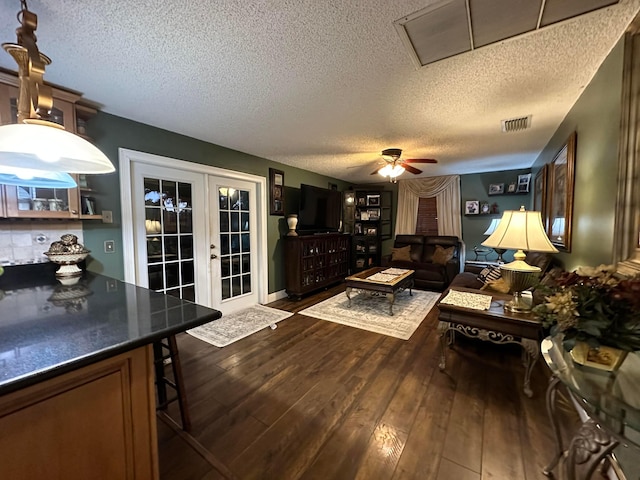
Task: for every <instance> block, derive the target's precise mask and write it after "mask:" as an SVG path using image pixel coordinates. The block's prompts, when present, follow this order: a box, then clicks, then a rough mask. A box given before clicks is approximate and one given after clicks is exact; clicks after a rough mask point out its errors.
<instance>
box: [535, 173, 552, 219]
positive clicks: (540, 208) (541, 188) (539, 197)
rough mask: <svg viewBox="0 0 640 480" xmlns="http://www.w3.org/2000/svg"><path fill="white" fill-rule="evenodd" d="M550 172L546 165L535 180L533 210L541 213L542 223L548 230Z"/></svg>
mask: <svg viewBox="0 0 640 480" xmlns="http://www.w3.org/2000/svg"><path fill="white" fill-rule="evenodd" d="M548 172H549V165H546V164H545V165H544V166H543V167H542V168H541V169H540V170H539V171H538V173H536V176H535V178H534V179H533V210H534V211H536V212H540V215H541V216H542V223H544V224H545V225H544V228H545V230H546V228H547V225H546V222H547V210H546V207H547V175H548Z"/></svg>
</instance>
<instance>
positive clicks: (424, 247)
mask: <svg viewBox="0 0 640 480" xmlns="http://www.w3.org/2000/svg"><path fill="white" fill-rule="evenodd" d="M438 246H439V247H441V248H437V247H438ZM406 247H409V249H408V250H409V252H410V255H409V256H410V258H408V259H398V257H399V255H395V253H396V252H399V251H400V250H401V249H402V250H404V251H406V250H407V248H406ZM461 248H462V244H461V242H460V239H459V238H458V237H453V236H440V235H433V236H431V235H397V236H396V238H395V240H394V244H393V251H392V254H391V255H385V256H383V257H382V266H383V267H396V268H407V269H410V270H414V271H415V272H416V273H415V276H414V279H415V283H414V286H415V287H416V288H420V289H425V290H435V291H444V290H445V289H446V288H447V287H448V286H449V283H451V280H453V278H454V277H455V276H456V275H457V274H458V273H460V250H461ZM443 250H444V251H446V252H447V257H448V254H449V253H451V251H452V252H453V254H452V256H451V258H448V259H446V261H443V260H444V258H446V257H444V258H443V256H442V252H443ZM434 259H435V260H436V261H435V262H434Z"/></svg>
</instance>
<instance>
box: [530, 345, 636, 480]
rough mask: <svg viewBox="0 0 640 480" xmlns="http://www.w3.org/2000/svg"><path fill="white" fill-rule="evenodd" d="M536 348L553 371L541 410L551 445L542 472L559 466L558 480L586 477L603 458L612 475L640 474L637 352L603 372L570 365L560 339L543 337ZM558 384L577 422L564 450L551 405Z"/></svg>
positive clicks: (589, 476) (569, 358)
mask: <svg viewBox="0 0 640 480" xmlns="http://www.w3.org/2000/svg"><path fill="white" fill-rule="evenodd" d="M540 349H541V352H542V356H543V357H544V360H545V362H546V363H547V365H548V366H549V368H550V369H551V372H552V374H553V376H552V377H551V379H550V381H549V387H548V388H547V413H548V415H549V419H550V421H551V426H552V428H553V431H554V434H555V437H556V447H557V448H556V455H555V456H554V458H553V459H552V460H551V462H550V463H549V465H548V466H547V467H546V468H545V469H544V470H543V473H544V474H545V475H547V476H549V477H552V476H553V473H552V472H553V470H554V469H555V468H556V466H557V465H560V468H561V470H562V472H561V473H562V474H563V475H564V477H563V478H566V479H568V480H582V479H589V478H591V476H592V475H593V473H594V472H595V470H596V469H597V468H598V467H599V466H600V465H602V464H603V461H605V462H607V463H606V464H608V465H611V466H612V468H613V469H614V471H616V472H617V473H618V478H629V479H631V478H640V464H639V463H638V461H637V459H638V458H639V456H640V389H639V387H638V385H639V384H640V355H638V354H637V353H630V354H629V355H628V356H627V358H626V360H625V361H624V363H623V364H622V366H621V367H620V369H619V370H618V371H617V372H615V373H609V372H603V371H600V370H594V369H591V368H589V367H583V366H581V365H576V364H574V362H573V361H572V360H571V357H570V354H569V353H567V352H565V351H564V349H563V347H562V342H561V340H560V339H557V338H550V337H548V338H545V339H544V340H543V341H542V343H541V347H540ZM560 386H564V387H565V388H566V390H567V392H568V393H569V398H570V399H571V401H572V402H573V405H574V406H575V408H576V410H577V411H578V413H579V414H580V417H581V419H582V421H583V423H582V424H581V425H580V426H579V428H578V429H577V431H576V432H574V434H573V437H572V439H571V441H570V442H569V445H567V446H566V448H565V446H564V445H563V440H562V434H561V431H560V422H559V419H558V412H557V409H556V397H557V395H558V388H559V387H560Z"/></svg>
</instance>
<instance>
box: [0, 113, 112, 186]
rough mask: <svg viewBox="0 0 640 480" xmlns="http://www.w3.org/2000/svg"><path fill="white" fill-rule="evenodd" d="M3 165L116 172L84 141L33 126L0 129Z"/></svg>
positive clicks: (0, 156) (0, 159)
mask: <svg viewBox="0 0 640 480" xmlns="http://www.w3.org/2000/svg"><path fill="white" fill-rule="evenodd" d="M0 165H2V166H5V165H6V166H11V167H19V168H30V169H34V170H45V171H56V172H71V173H94V174H95V173H110V172H114V171H115V168H114V166H113V164H112V163H111V161H110V160H109V159H108V158H107V157H106V155H105V154H104V153H102V152H101V151H100V150H99V149H98V148H97V147H95V146H94V145H92V144H91V143H89V142H87V141H86V140H85V139H83V138H81V137H79V136H77V135H74V134H72V133H69V132H67V131H65V130H63V129H61V128H56V127H54V126H48V125H38V124H30V123H22V124H14V125H3V126H0Z"/></svg>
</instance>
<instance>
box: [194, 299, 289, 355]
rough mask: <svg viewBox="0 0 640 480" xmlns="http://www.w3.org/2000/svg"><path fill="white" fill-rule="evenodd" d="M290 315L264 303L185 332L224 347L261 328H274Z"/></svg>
mask: <svg viewBox="0 0 640 480" xmlns="http://www.w3.org/2000/svg"><path fill="white" fill-rule="evenodd" d="M291 315H293V313H290V312H284V311H282V310H276V309H275V308H270V307H265V306H264V305H254V306H252V307H249V308H245V309H244V310H240V311H238V312H235V313H231V314H229V315H223V316H222V318H220V319H219V320H214V321H213V322H209V323H205V324H204V325H200V326H199V327H196V328H192V329H191V330H187V333H188V334H189V335H192V336H194V337H196V338H199V339H200V340H202V341H204V342H207V343H210V344H212V345H215V346H216V347H225V346H227V345H229V344H230V343H233V342H236V341H238V340H240V339H241V338H244V337H248V336H249V335H251V334H252V333H256V332H257V331H259V330H262V329H263V328H266V327H269V326H270V327H271V328H276V323H278V322H279V321H281V320H284V319H285V318H289V317H290V316H291Z"/></svg>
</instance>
